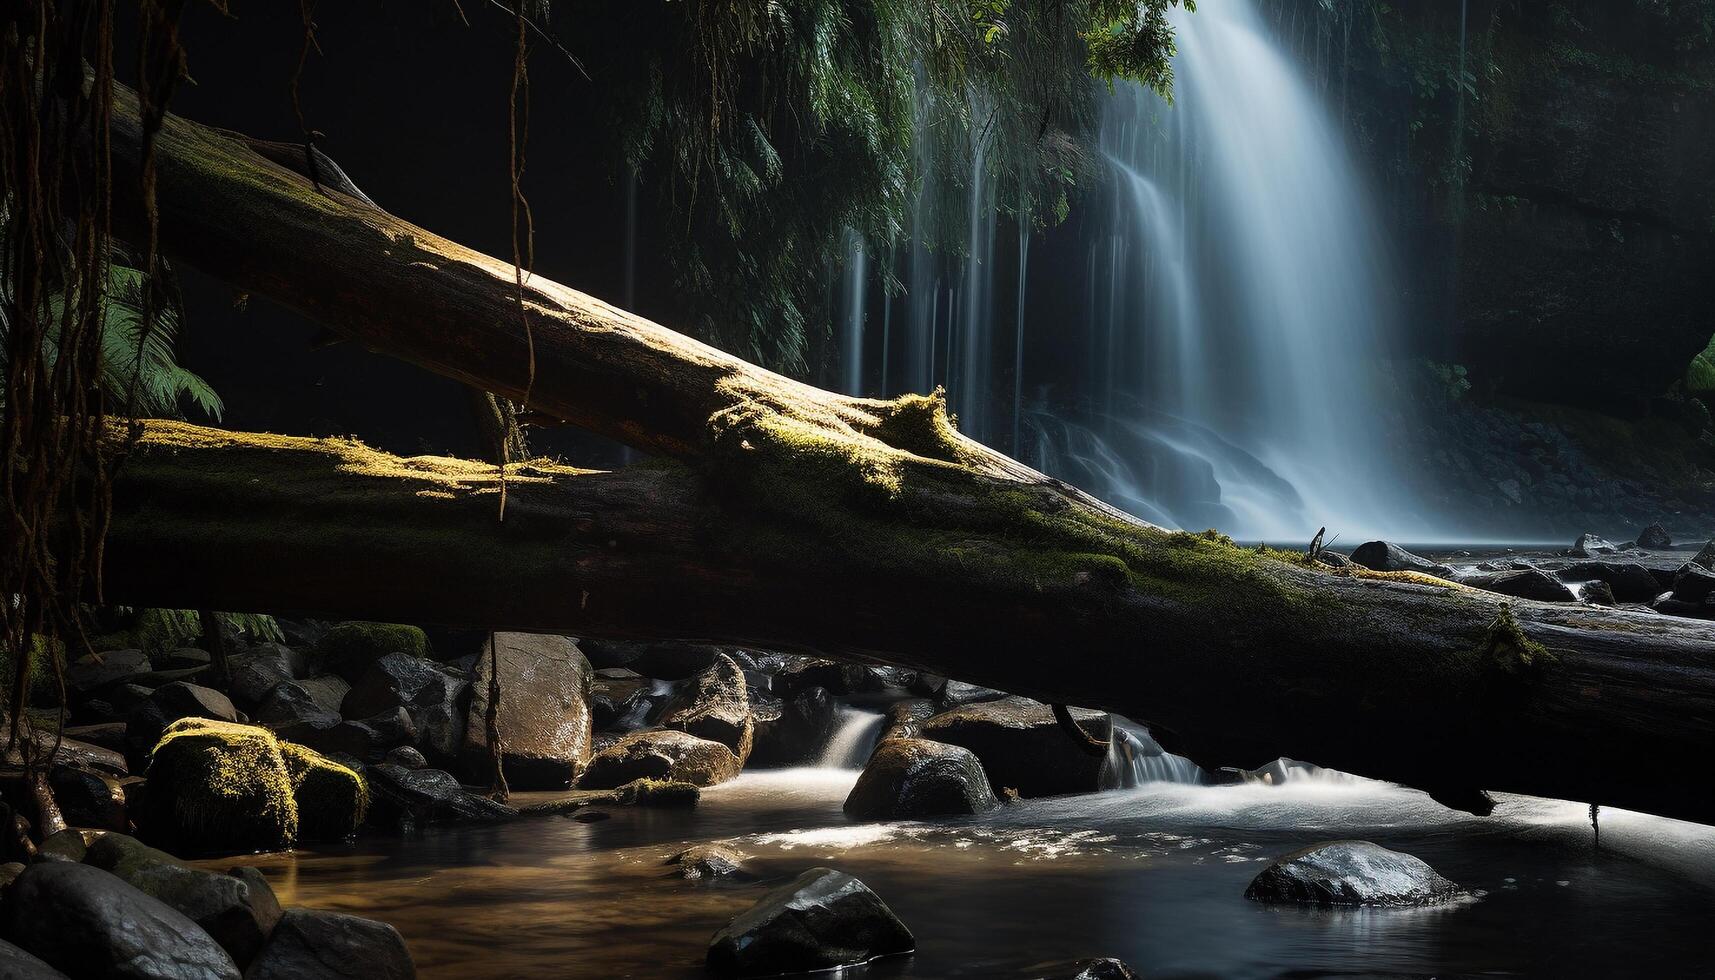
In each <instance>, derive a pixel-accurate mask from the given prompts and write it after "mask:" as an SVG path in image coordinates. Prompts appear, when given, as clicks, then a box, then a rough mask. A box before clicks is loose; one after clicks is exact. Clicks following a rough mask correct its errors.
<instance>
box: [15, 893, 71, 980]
mask: <svg viewBox="0 0 1715 980" xmlns="http://www.w3.org/2000/svg"><path fill="white" fill-rule="evenodd" d="M22 867H23V865H19V868H20V869H21V868H22ZM0 977H5V978H6V980H67V977H66V975H65V974H63V973H61V972H60V971H58V970H56V969H54V968H53V967H51V966H49V965H48V964H47V963H45V962H43V961H42V960H40V959H37V958H36V957H34V956H31V955H30V954H29V953H26V952H24V951H23V950H21V949H19V948H18V947H16V946H14V945H12V944H11V943H9V942H7V941H5V940H4V939H0Z"/></svg>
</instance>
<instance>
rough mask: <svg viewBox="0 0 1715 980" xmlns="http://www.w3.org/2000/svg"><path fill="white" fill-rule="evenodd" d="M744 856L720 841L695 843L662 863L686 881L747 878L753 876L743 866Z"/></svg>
mask: <svg viewBox="0 0 1715 980" xmlns="http://www.w3.org/2000/svg"><path fill="white" fill-rule="evenodd" d="M744 862H745V856H744V855H743V854H741V853H739V852H738V851H737V850H735V849H734V848H733V847H732V846H731V845H728V844H721V843H718V842H717V843H710V844H696V845H693V846H691V847H687V848H685V849H684V850H682V851H679V852H677V853H675V854H673V855H671V856H669V857H668V858H667V860H666V861H665V862H663V863H664V864H667V865H669V866H671V867H673V868H674V869H676V872H677V874H678V876H679V877H681V878H684V879H686V880H687V881H713V880H715V879H717V878H726V879H732V880H748V879H751V878H754V877H755V875H754V874H752V873H751V871H750V869H748V868H747V867H745V863H744Z"/></svg>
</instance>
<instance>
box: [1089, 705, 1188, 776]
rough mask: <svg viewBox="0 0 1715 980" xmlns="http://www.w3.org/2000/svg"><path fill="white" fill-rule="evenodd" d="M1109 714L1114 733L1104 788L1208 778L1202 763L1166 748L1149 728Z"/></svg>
mask: <svg viewBox="0 0 1715 980" xmlns="http://www.w3.org/2000/svg"><path fill="white" fill-rule="evenodd" d="M1108 717H1109V718H1111V719H1112V720H1113V736H1112V737H1111V738H1110V739H1109V741H1108V757H1107V760H1106V761H1104V762H1103V763H1102V788H1103V789H1131V788H1133V787H1136V786H1142V785H1144V784H1146V783H1183V784H1187V785H1192V786H1196V785H1200V784H1202V783H1207V782H1208V781H1209V774H1208V773H1206V772H1204V771H1203V769H1202V767H1201V766H1199V765H1197V763H1195V762H1192V761H1191V760H1190V759H1187V758H1185V757H1184V756H1182V755H1174V754H1173V753H1171V752H1169V751H1167V750H1166V749H1163V748H1162V747H1161V745H1160V743H1158V742H1156V741H1155V739H1154V737H1153V736H1151V735H1150V734H1149V729H1147V728H1144V727H1143V726H1142V725H1138V724H1135V723H1133V722H1131V721H1128V720H1127V719H1125V718H1122V717H1121V716H1119V715H1109V716H1108Z"/></svg>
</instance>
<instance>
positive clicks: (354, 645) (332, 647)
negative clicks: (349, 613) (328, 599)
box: [316, 622, 429, 683]
mask: <svg viewBox="0 0 1715 980" xmlns="http://www.w3.org/2000/svg"><path fill="white" fill-rule="evenodd" d="M316 652H317V654H318V655H319V656H320V658H321V661H322V663H323V664H324V669H327V670H332V671H333V672H334V673H336V674H338V675H340V676H341V677H343V678H345V679H346V680H347V681H348V682H351V683H356V682H357V681H358V680H359V679H361V678H362V677H363V672H364V671H366V670H368V669H369V665H370V664H372V663H374V662H375V661H377V660H380V659H381V658H382V657H385V656H387V655H388V654H390V653H403V654H406V655H408V656H412V657H426V656H428V655H429V638H428V636H426V635H425V634H424V633H423V631H422V630H421V629H419V628H417V627H415V626H404V625H401V624H399V623H365V622H347V623H340V624H338V625H336V626H333V627H331V628H329V629H328V631H327V632H326V633H324V634H322V637H321V641H320V642H319V643H317V644H316Z"/></svg>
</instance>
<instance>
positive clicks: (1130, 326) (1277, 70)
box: [1065, 0, 1414, 540]
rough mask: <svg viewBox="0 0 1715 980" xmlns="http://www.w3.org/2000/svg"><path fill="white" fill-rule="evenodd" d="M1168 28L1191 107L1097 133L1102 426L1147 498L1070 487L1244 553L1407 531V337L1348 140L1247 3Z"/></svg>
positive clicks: (1127, 118)
mask: <svg viewBox="0 0 1715 980" xmlns="http://www.w3.org/2000/svg"><path fill="white" fill-rule="evenodd" d="M1173 26H1174V29H1175V32H1176V35H1177V38H1178V51H1179V53H1178V56H1177V57H1176V58H1175V61H1174V69H1175V83H1174V84H1175V96H1176V98H1175V101H1174V103H1173V104H1172V105H1169V104H1168V103H1166V102H1165V101H1164V100H1162V99H1160V98H1159V97H1157V96H1155V95H1154V94H1153V93H1149V92H1147V91H1146V90H1144V89H1142V88H1141V87H1137V86H1130V87H1125V88H1122V89H1120V90H1119V91H1117V92H1116V93H1115V94H1114V96H1113V97H1112V98H1111V99H1110V100H1109V102H1108V104H1107V106H1106V107H1105V110H1104V113H1105V114H1104V119H1103V130H1102V140H1103V149H1104V151H1105V153H1106V154H1107V158H1108V161H1109V163H1110V169H1111V172H1112V175H1113V187H1112V193H1113V199H1112V204H1111V211H1110V213H1109V217H1110V222H1111V223H1110V227H1109V234H1110V235H1111V239H1110V242H1111V244H1110V248H1109V251H1110V260H1109V265H1108V268H1105V269H1104V268H1101V267H1100V266H1098V267H1097V269H1096V272H1097V274H1098V275H1100V276H1101V277H1103V278H1105V279H1106V280H1107V281H1106V282H1105V283H1097V284H1095V285H1096V288H1094V289H1092V294H1093V295H1096V296H1102V295H1103V293H1104V290H1102V289H1101V288H1100V287H1101V286H1106V287H1107V289H1106V291H1105V293H1106V296H1105V299H1106V302H1105V303H1101V304H1095V305H1094V306H1093V307H1092V309H1091V310H1090V311H1089V312H1090V315H1091V317H1092V330H1091V336H1092V338H1093V340H1092V343H1093V344H1096V345H1099V346H1100V348H1101V349H1102V353H1101V357H1102V359H1103V361H1104V362H1105V364H1106V371H1105V372H1103V373H1102V374H1101V375H1098V376H1096V377H1097V378H1098V379H1099V380H1100V384H1101V390H1100V391H1099V393H1097V397H1096V398H1094V399H1092V400H1093V401H1095V402H1096V404H1097V405H1099V406H1101V408H1100V411H1101V412H1102V413H1103V414H1105V415H1107V416H1109V417H1108V418H1103V419H1101V420H1100V424H1099V425H1096V426H1091V428H1092V429H1093V430H1094V432H1093V438H1096V439H1099V440H1101V441H1104V442H1107V443H1110V446H1109V451H1110V452H1111V454H1112V455H1114V456H1116V457H1118V458H1119V459H1121V460H1124V461H1125V462H1126V464H1127V468H1128V469H1129V470H1131V471H1132V475H1133V476H1134V477H1135V478H1136V479H1137V480H1138V481H1139V482H1136V483H1126V482H1109V481H1107V480H1105V479H1104V478H1103V477H1102V476H1101V475H1098V474H1097V473H1094V472H1090V471H1088V470H1087V469H1085V470H1083V471H1082V472H1080V469H1081V467H1079V466H1077V465H1074V466H1073V467H1072V472H1069V473H1066V474H1065V475H1067V476H1069V477H1072V478H1074V479H1084V480H1085V481H1086V482H1088V483H1091V484H1094V489H1096V490H1098V491H1099V492H1104V493H1107V494H1108V495H1110V496H1114V497H1119V498H1124V497H1128V496H1129V497H1137V498H1144V499H1148V500H1150V501H1151V502H1152V503H1153V505H1154V510H1155V512H1156V513H1157V514H1158V515H1165V516H1166V517H1167V518H1168V520H1169V523H1173V524H1178V525H1180V526H1187V527H1199V526H1206V525H1210V524H1213V525H1215V526H1219V527H1221V528H1223V529H1224V530H1228V531H1230V532H1232V533H1235V534H1237V535H1239V536H1242V537H1251V538H1258V537H1262V538H1270V539H1279V538H1286V539H1289V540H1291V539H1296V538H1298V537H1302V536H1305V535H1306V534H1307V533H1308V532H1309V531H1311V530H1314V529H1315V527H1316V526H1317V525H1318V524H1329V525H1332V526H1336V527H1339V528H1340V529H1342V530H1344V531H1346V532H1347V533H1348V534H1359V533H1379V532H1380V531H1382V530H1383V529H1384V528H1385V529H1387V530H1388V531H1390V532H1391V533H1393V534H1396V535H1397V534H1401V533H1406V532H1407V530H1408V529H1407V528H1402V524H1406V523H1408V521H1409V517H1408V516H1407V515H1409V514H1410V513H1412V511H1413V509H1414V508H1413V504H1412V501H1411V497H1410V495H1409V493H1408V492H1407V490H1406V488H1405V487H1404V486H1402V481H1401V479H1400V477H1399V475H1398V474H1399V473H1400V472H1401V467H1400V465H1399V461H1398V460H1397V459H1396V458H1395V456H1394V454H1393V453H1391V452H1389V451H1388V447H1387V445H1386V444H1385V437H1384V434H1383V431H1382V427H1381V425H1379V424H1378V422H1379V420H1378V418H1377V416H1378V408H1379V407H1380V406H1381V405H1382V400H1381V399H1380V398H1379V397H1378V396H1377V395H1376V393H1375V391H1374V386H1375V381H1376V379H1375V376H1374V375H1375V365H1376V364H1377V363H1378V361H1379V360H1380V359H1381V358H1382V357H1383V356H1384V355H1385V354H1386V353H1387V348H1388V344H1389V342H1390V340H1391V337H1392V332H1393V331H1394V329H1395V326H1396V321H1397V319H1398V318H1397V316H1396V313H1395V311H1394V310H1393V309H1392V308H1391V306H1392V303H1391V293H1390V287H1389V284H1388V282H1387V278H1386V277H1387V262H1386V261H1385V258H1384V254H1385V247H1384V243H1382V242H1381V241H1379V240H1378V239H1377V238H1376V236H1375V235H1374V233H1373V231H1372V229H1373V227H1374V217H1373V215H1372V214H1371V213H1370V211H1369V208H1368V203H1367V200H1366V198H1365V195H1364V193H1363V190H1362V183H1361V180H1360V178H1359V176H1358V174H1357V173H1356V172H1355V171H1354V169H1353V167H1352V166H1351V163H1350V161H1349V160H1348V157H1347V153H1346V148H1345V145H1344V142H1343V139H1342V135H1341V133H1340V132H1339V130H1338V128H1337V126H1335V125H1334V123H1333V122H1332V121H1331V120H1330V119H1329V118H1328V113H1327V112H1326V111H1325V110H1324V108H1323V107H1322V106H1321V105H1320V104H1319V103H1318V101H1317V99H1316V98H1315V96H1314V92H1313V90H1312V87H1311V85H1310V84H1309V83H1308V81H1307V80H1306V79H1305V78H1303V77H1301V76H1300V74H1299V72H1298V71H1297V70H1296V69H1295V68H1294V66H1293V64H1292V63H1291V62H1290V61H1289V60H1288V58H1287V57H1286V56H1285V55H1283V54H1282V53H1281V52H1280V51H1279V50H1277V48H1276V47H1275V45H1274V44H1273V43H1271V41H1270V40H1269V39H1268V35H1267V32H1266V30H1265V29H1264V27H1263V25H1262V24H1261V23H1260V22H1259V21H1258V19H1257V17H1256V15H1255V12H1254V11H1253V10H1252V9H1251V7H1250V5H1249V4H1247V3H1245V2H1242V0H1234V2H1228V3H1222V4H1218V5H1217V4H1210V5H1207V6H1206V7H1204V8H1201V9H1199V10H1198V11H1197V12H1196V13H1195V14H1189V15H1187V14H1183V13H1180V14H1176V15H1175V16H1174V21H1173ZM1098 306H1099V307H1103V308H1096V307H1098ZM1103 321H1105V323H1103ZM1098 323H1103V326H1102V327H1097V326H1096V324H1098Z"/></svg>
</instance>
